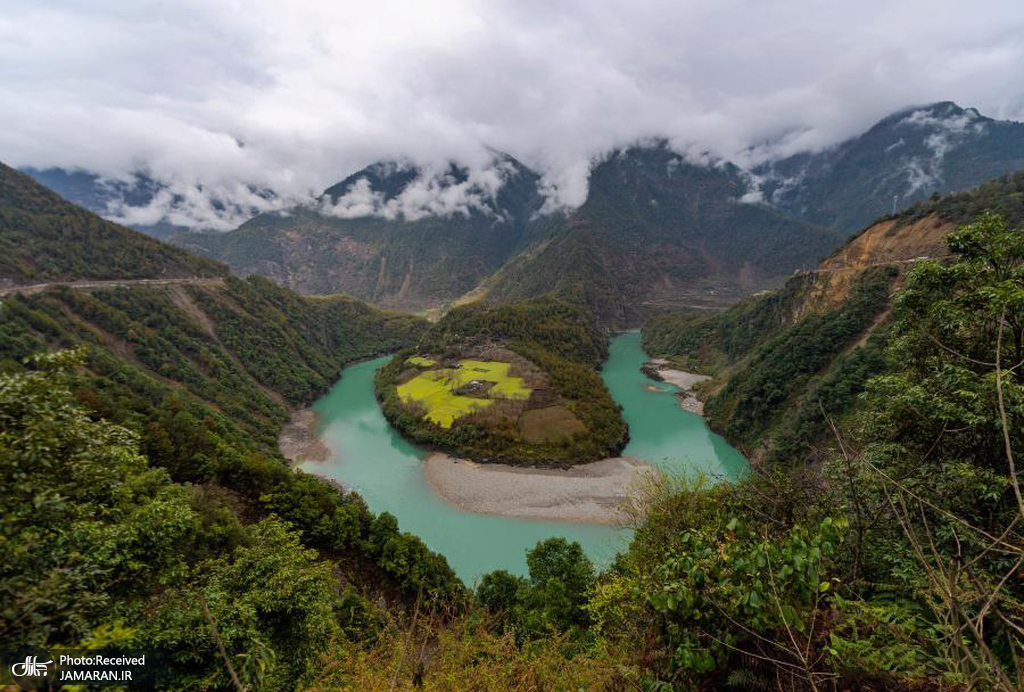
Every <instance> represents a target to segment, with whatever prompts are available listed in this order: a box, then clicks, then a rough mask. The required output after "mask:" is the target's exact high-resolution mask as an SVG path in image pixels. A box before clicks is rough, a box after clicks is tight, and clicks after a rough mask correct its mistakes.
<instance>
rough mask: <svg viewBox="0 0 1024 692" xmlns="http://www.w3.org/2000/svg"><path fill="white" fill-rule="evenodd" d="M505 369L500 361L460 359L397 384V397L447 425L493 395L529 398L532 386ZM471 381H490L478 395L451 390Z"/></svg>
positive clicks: (410, 360) (483, 405)
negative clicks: (455, 364)
mask: <svg viewBox="0 0 1024 692" xmlns="http://www.w3.org/2000/svg"><path fill="white" fill-rule="evenodd" d="M414 359H416V360H414ZM406 362H408V363H411V364H413V365H420V366H425V364H426V363H429V364H430V365H433V364H434V361H431V360H430V359H428V358H423V357H421V356H412V357H411V358H408V359H407V360H406ZM508 371H509V364H508V363H502V362H500V361H483V360H461V361H459V363H458V367H455V368H439V369H437V370H427V371H426V372H423V373H420V374H419V375H417V376H416V377H414V378H412V379H411V380H409V381H408V382H406V383H405V384H400V385H398V397H399V399H401V400H402V401H403V402H406V403H417V404H420V405H421V406H423V407H424V408H425V409H426V418H427V420H430V421H432V422H434V423H437V424H438V425H440V426H441V427H442V428H450V427H452V423H454V422H455V420H456V419H458V418H461V417H462V416H465V415H467V414H470V413H472V412H474V411H480V410H482V409H484V408H487V407H488V406H490V405H491V404H493V403H494V401H495V400H497V399H506V400H510V401H525V400H527V399H529V398H530V394H531V392H532V391H533V390H532V389H530V388H529V387H527V386H526V384H525V382H523V379H522V378H521V377H513V376H511V375H509V374H508ZM472 382H490V383H492V386H491V387H490V388H489V389H488V390H487V391H486V392H482V396H481V397H472V396H464V395H461V394H456V393H455V392H456V391H457V390H458V389H460V388H461V387H464V386H466V385H468V384H470V383H472ZM482 397H486V398H482Z"/></svg>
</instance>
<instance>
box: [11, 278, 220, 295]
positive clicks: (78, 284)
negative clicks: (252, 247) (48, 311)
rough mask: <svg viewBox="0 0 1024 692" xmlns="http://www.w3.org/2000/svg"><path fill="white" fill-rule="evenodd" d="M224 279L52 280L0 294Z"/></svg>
mask: <svg viewBox="0 0 1024 692" xmlns="http://www.w3.org/2000/svg"><path fill="white" fill-rule="evenodd" d="M223 285H224V279H223V278H220V277H217V278H204V277H195V276H193V277H187V278H183V279H110V280H103V281H50V282H47V283H42V284H25V285H21V286H0V296H6V295H10V294H12V293H23V294H25V295H31V294H33V293H39V292H40V291H45V290H47V289H49V288H71V289H75V290H80V291H101V290H103V289H106V288H129V287H132V286H141V287H145V288H155V287H160V286H223Z"/></svg>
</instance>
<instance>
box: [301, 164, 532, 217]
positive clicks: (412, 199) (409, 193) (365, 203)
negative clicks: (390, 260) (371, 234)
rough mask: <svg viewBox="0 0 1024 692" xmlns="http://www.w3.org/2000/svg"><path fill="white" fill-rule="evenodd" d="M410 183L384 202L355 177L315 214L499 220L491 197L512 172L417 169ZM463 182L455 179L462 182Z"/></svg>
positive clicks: (502, 168) (503, 168) (503, 167)
mask: <svg viewBox="0 0 1024 692" xmlns="http://www.w3.org/2000/svg"><path fill="white" fill-rule="evenodd" d="M409 166H411V164H408V165H406V166H405V167H403V166H402V165H399V164H395V163H389V164H385V165H384V166H383V168H384V170H383V171H380V170H379V169H378V172H384V173H391V172H394V171H395V170H404V169H406V168H408V167H409ZM416 173H417V175H416V177H415V178H413V179H412V180H411V181H410V182H409V183H408V184H407V185H406V186H405V187H404V188H402V190H401V191H400V192H399V193H398V194H396V195H394V196H393V197H390V198H385V196H384V193H383V192H380V191H376V190H374V189H373V187H372V184H371V182H370V180H368V179H367V178H366V177H360V178H358V179H357V180H356V181H355V182H353V183H351V184H350V185H349V186H348V188H347V189H346V190H345V191H344V194H342V195H341V196H340V197H339V198H338V199H337V200H336V201H333V202H332V200H330V199H329V198H325V199H323V200H322V201H321V202H320V203H319V204H318V205H316V206H317V208H318V209H319V210H320V212H321V213H323V214H326V215H328V216H336V217H338V218H342V219H354V218H359V217H366V216H376V217H380V218H384V219H389V220H395V219H402V220H405V221H418V220H419V219H423V218H425V217H428V216H437V217H441V218H446V217H451V216H456V215H458V216H463V217H469V216H470V215H471V214H473V213H474V212H478V213H482V214H487V215H491V216H494V217H495V218H500V217H502V216H503V210H501V209H500V208H498V205H497V195H498V192H499V191H500V190H501V188H502V186H503V185H504V184H505V182H506V181H507V180H508V179H509V178H510V177H511V176H513V175H515V173H516V170H515V168H514V167H513V166H512V164H511V163H509V162H507V161H502V160H493V161H492V162H491V163H490V164H489V165H486V166H473V167H471V168H462V169H460V170H459V171H458V173H459V175H456V171H453V170H452V169H451V167H450V166H445V167H442V168H438V167H434V166H428V167H426V168H417V169H416ZM463 177H464V179H460V178H463Z"/></svg>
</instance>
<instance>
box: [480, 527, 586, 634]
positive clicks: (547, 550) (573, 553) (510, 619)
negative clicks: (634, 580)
mask: <svg viewBox="0 0 1024 692" xmlns="http://www.w3.org/2000/svg"><path fill="white" fill-rule="evenodd" d="M526 564H527V568H528V570H529V579H523V578H522V577H516V576H514V575H512V574H509V573H508V572H507V571H505V570H497V571H495V572H490V573H488V574H485V575H484V577H483V579H482V580H481V581H480V585H479V586H477V590H476V600H477V603H478V604H479V605H481V606H483V607H484V608H485V609H487V610H488V611H490V612H491V613H493V614H495V615H497V616H499V617H500V618H501V622H502V624H503V626H504V627H505V628H506V629H509V628H511V629H515V630H516V631H517V632H518V634H519V635H520V636H521V637H526V638H533V639H535V638H538V637H542V636H547V635H550V634H551V633H558V632H571V633H574V634H577V635H579V634H582V633H583V632H585V631H586V629H587V628H588V627H589V626H590V624H591V620H590V614H589V612H588V611H587V602H588V600H589V598H590V595H591V592H592V591H593V589H594V583H595V572H594V565H593V564H592V563H591V562H590V560H589V559H587V556H586V555H585V554H584V553H583V549H582V548H581V547H580V544H579V543H577V542H575V541H573V542H572V543H570V542H568V541H566V540H565V539H564V538H548V539H546V540H543V541H540V542H539V543H537V545H536V546H534V547H533V548H532V549H531V550H529V551H528V552H527V553H526Z"/></svg>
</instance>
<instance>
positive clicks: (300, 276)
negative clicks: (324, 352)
mask: <svg viewBox="0 0 1024 692" xmlns="http://www.w3.org/2000/svg"><path fill="white" fill-rule="evenodd" d="M538 180H539V177H538V176H537V174H536V173H534V172H533V171H531V170H530V169H528V168H527V167H525V166H523V165H522V164H520V163H519V162H518V161H516V160H515V159H513V158H512V157H510V156H505V155H495V158H494V160H493V161H492V162H491V165H490V166H489V167H486V168H485V169H484V170H483V171H471V170H470V169H468V168H465V167H460V166H457V165H455V164H451V165H449V166H447V167H445V168H442V169H439V170H424V169H422V168H419V167H416V166H413V165H411V164H403V163H397V162H389V163H379V164H375V165H373V166H369V167H367V168H365V169H363V170H361V171H359V172H357V173H355V174H353V175H351V176H349V177H348V178H346V179H345V180H343V181H341V182H340V183H338V184H336V185H333V186H331V187H329V188H327V189H326V190H325V191H324V192H323V194H322V195H321V196H320V197H319V198H318V200H317V205H316V206H315V207H310V206H299V207H295V208H292V209H289V210H287V211H286V212H275V213H267V214H261V215H259V216H257V217H255V218H254V219H252V220H250V221H248V222H246V223H245V224H243V225H242V226H240V227H239V228H238V229H237V230H235V231H232V232H230V233H226V234H215V233H187V234H182V235H178V236H175V237H174V239H173V241H174V242H175V243H177V244H179V245H181V246H183V247H186V248H189V249H191V250H194V251H196V252H200V253H202V254H205V255H208V256H211V257H215V258H219V259H221V260H222V261H224V262H226V263H227V264H228V265H229V266H231V267H232V269H233V270H234V271H235V272H237V273H239V274H243V275H246V274H262V275H264V276H269V277H271V278H273V279H275V280H278V281H280V282H281V283H284V284H286V285H288V286H290V287H292V288H294V289H295V290H297V291H299V292H302V293H337V292H345V293H349V294H351V295H354V296H357V297H359V298H363V299H365V300H369V301H371V302H373V303H374V304H377V305H380V306H388V307H403V308H405V309H422V308H426V307H434V306H437V305H439V304H441V303H443V302H444V301H447V300H451V299H452V298H455V297H457V296H460V295H462V294H463V293H466V292H468V291H470V290H472V289H473V288H474V287H476V285H477V284H478V283H479V282H480V281H482V280H483V279H484V278H486V277H487V276H489V275H490V274H492V273H493V272H494V271H496V270H497V269H498V268H499V267H500V266H501V265H502V264H504V262H505V261H506V260H507V259H508V258H509V257H511V256H513V255H514V254H515V253H516V252H517V251H518V250H520V249H521V248H522V247H524V246H525V245H526V244H527V242H528V241H529V240H530V239H531V238H532V237H533V234H535V233H537V232H539V229H542V228H544V227H545V226H546V225H547V223H549V221H548V220H547V219H543V220H540V221H537V220H535V218H534V217H535V216H536V214H537V212H538V211H539V210H540V208H541V206H542V205H543V203H544V198H543V197H542V196H541V195H540V193H539V191H538V188H537V183H538Z"/></svg>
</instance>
